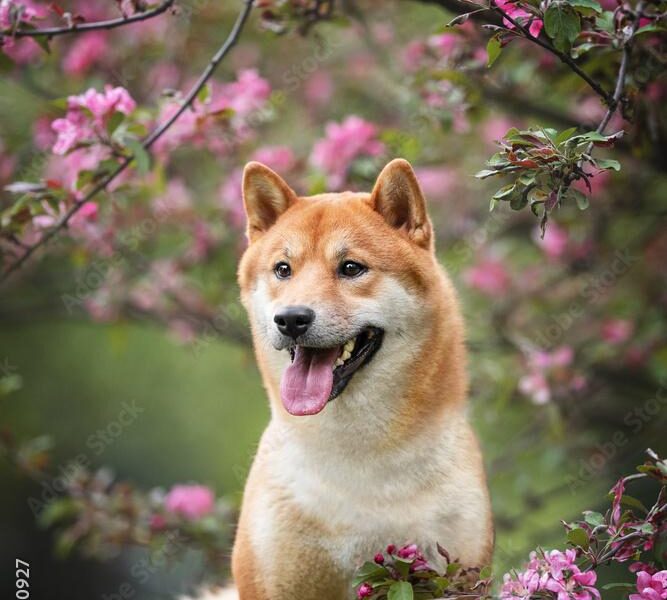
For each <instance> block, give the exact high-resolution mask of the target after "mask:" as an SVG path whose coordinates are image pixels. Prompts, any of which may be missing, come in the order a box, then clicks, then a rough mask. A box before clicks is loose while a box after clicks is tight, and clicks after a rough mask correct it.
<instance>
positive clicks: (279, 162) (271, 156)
mask: <svg viewBox="0 0 667 600" xmlns="http://www.w3.org/2000/svg"><path fill="white" fill-rule="evenodd" d="M252 160H256V161H258V162H261V163H264V164H265V165H266V166H267V167H269V168H271V169H273V170H274V171H277V172H279V173H285V172H286V171H291V170H292V169H293V168H294V166H295V165H296V157H295V156H294V152H292V149H291V148H289V147H288V146H263V147H261V148H258V149H257V150H255V152H254V154H253V155H252Z"/></svg>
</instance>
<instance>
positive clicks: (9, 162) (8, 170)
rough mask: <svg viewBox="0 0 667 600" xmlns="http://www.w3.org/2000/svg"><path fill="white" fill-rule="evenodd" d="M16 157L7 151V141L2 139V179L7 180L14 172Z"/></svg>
mask: <svg viewBox="0 0 667 600" xmlns="http://www.w3.org/2000/svg"><path fill="white" fill-rule="evenodd" d="M15 166H16V159H15V158H14V157H13V156H12V155H11V154H7V153H5V143H4V142H3V141H2V139H0V181H7V180H8V179H9V178H10V177H11V176H12V173H13V172H14V167H15Z"/></svg>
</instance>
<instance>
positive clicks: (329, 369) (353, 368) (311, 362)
mask: <svg viewBox="0 0 667 600" xmlns="http://www.w3.org/2000/svg"><path fill="white" fill-rule="evenodd" d="M383 334H384V332H383V331H382V330H381V329H378V328H376V327H367V328H366V329H364V330H362V331H361V333H359V334H358V335H356V336H355V337H354V338H352V339H350V340H348V341H347V342H345V344H343V345H341V346H335V347H333V348H315V347H310V346H293V347H292V348H290V349H289V352H290V354H291V357H292V364H290V365H289V366H288V367H287V368H286V369H285V372H284V373H283V376H282V380H281V381H280V396H281V398H282V401H283V405H284V406H285V408H286V409H287V411H288V412H289V413H290V414H292V415H298V416H302V415H314V414H317V413H318V412H320V411H321V410H322V409H323V408H324V407H325V406H326V404H327V402H329V401H330V400H333V399H334V398H335V397H336V396H338V395H339V394H340V393H341V392H342V391H343V390H344V389H345V387H346V386H347V384H348V383H349V381H350V379H351V378H352V376H353V375H354V374H355V373H356V372H357V371H358V370H359V369H361V367H363V366H365V365H367V364H368V363H369V362H370V361H371V360H372V358H373V356H374V355H375V353H376V352H377V351H378V349H379V348H380V346H381V345H382V337H383Z"/></svg>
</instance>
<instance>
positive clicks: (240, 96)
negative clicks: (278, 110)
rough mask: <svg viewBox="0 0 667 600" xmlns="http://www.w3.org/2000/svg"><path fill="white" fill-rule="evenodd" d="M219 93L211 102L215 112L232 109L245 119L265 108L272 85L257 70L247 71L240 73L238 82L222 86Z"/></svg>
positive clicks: (237, 78)
mask: <svg viewBox="0 0 667 600" xmlns="http://www.w3.org/2000/svg"><path fill="white" fill-rule="evenodd" d="M219 92H220V93H219V94H218V95H213V96H214V99H213V100H212V101H211V107H212V110H213V111H216V110H220V109H222V108H231V109H232V110H234V111H235V112H236V113H237V114H238V115H240V116H242V117H245V116H247V115H249V114H250V113H252V112H255V111H257V110H259V109H261V108H262V107H263V106H264V104H265V102H266V101H267V100H268V99H269V96H270V95H271V84H270V83H269V82H268V81H267V80H266V79H264V78H262V77H260V75H259V73H258V72H257V71H256V70H255V69H245V70H243V71H240V72H239V73H238V75H237V77H236V81H233V82H231V83H228V84H225V85H223V86H221V87H220V90H219Z"/></svg>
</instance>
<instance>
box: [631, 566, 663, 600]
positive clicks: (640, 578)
mask: <svg viewBox="0 0 667 600" xmlns="http://www.w3.org/2000/svg"><path fill="white" fill-rule="evenodd" d="M637 592H638V593H637V594H630V596H629V600H665V599H667V571H659V572H657V573H650V572H648V571H639V572H638V573H637Z"/></svg>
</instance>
